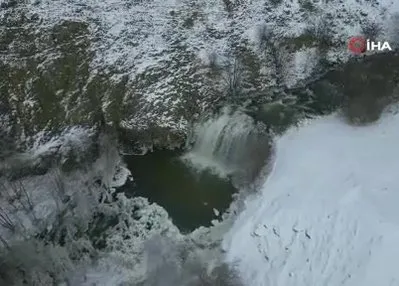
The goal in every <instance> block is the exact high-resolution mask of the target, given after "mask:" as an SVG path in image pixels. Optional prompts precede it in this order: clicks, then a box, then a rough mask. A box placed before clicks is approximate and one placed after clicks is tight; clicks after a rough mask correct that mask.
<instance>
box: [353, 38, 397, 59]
mask: <svg viewBox="0 0 399 286" xmlns="http://www.w3.org/2000/svg"><path fill="white" fill-rule="evenodd" d="M348 49H349V50H350V51H351V52H352V53H354V54H357V55H359V54H363V53H365V52H366V51H385V50H388V51H392V48H391V46H390V45H389V43H388V42H373V41H371V40H369V39H366V38H364V37H352V38H350V39H349V42H348Z"/></svg>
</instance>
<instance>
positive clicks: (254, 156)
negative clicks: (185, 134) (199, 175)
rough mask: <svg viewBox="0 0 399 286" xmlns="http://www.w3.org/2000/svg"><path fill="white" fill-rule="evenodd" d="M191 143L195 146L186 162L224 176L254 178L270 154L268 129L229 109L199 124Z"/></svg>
mask: <svg viewBox="0 0 399 286" xmlns="http://www.w3.org/2000/svg"><path fill="white" fill-rule="evenodd" d="M189 141H190V142H194V144H193V146H192V148H191V150H190V151H189V152H188V153H186V154H185V155H184V156H183V160H184V161H185V162H187V163H188V164H189V165H191V166H193V167H195V168H196V169H197V170H205V169H207V170H211V171H213V172H214V173H216V174H218V175H219V176H221V177H228V176H233V177H235V178H240V179H247V180H251V179H253V178H254V177H255V176H256V174H257V173H258V171H259V169H260V168H261V167H262V166H264V163H265V160H266V159H267V157H268V155H269V151H270V146H269V140H268V136H267V133H266V131H265V128H263V126H261V125H257V124H255V123H254V120H253V119H252V118H251V117H250V116H248V115H246V114H245V113H243V112H240V111H231V110H229V109H223V111H222V112H221V113H220V114H219V115H218V116H216V117H214V118H210V119H208V120H205V121H203V122H200V123H199V124H197V125H196V126H195V127H194V131H193V134H192V136H191V137H190V138H189Z"/></svg>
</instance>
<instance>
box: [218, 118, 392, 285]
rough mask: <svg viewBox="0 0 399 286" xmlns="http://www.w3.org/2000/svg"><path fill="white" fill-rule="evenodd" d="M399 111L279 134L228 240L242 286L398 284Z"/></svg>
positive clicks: (325, 120) (332, 120)
mask: <svg viewBox="0 0 399 286" xmlns="http://www.w3.org/2000/svg"><path fill="white" fill-rule="evenodd" d="M398 144H399V114H386V115H384V116H383V117H382V118H381V120H380V121H378V122H376V123H375V124H373V125H370V126H365V127H354V126H349V125H347V124H345V122H343V121H342V120H340V118H338V117H337V116H329V117H326V118H321V119H317V120H314V121H311V122H310V123H309V124H307V125H305V126H302V127H300V128H292V129H290V130H289V131H288V132H287V133H286V134H285V135H283V136H282V137H281V138H278V139H277V140H276V153H275V161H274V165H273V170H272V172H271V173H270V174H269V176H268V178H267V179H266V181H265V183H264V185H263V187H262V189H261V192H260V194H257V195H256V196H255V195H254V196H253V197H251V198H247V200H246V204H245V205H246V207H245V209H244V210H243V212H242V213H241V214H240V215H239V216H238V218H237V220H236V221H235V223H234V225H233V227H232V229H231V230H230V231H229V233H228V234H227V235H226V236H225V238H224V243H223V244H224V245H223V247H224V249H225V251H226V260H227V262H228V263H231V265H235V266H236V268H237V271H238V272H239V274H240V276H241V277H242V280H243V283H244V285H248V286H320V285H324V286H338V285H342V286H359V285H362V286H375V285H399V272H398V271H397V265H399V248H398V242H399V209H398V207H397V206H398V202H399V179H398V170H399V150H398Z"/></svg>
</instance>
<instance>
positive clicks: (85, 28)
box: [0, 0, 399, 130]
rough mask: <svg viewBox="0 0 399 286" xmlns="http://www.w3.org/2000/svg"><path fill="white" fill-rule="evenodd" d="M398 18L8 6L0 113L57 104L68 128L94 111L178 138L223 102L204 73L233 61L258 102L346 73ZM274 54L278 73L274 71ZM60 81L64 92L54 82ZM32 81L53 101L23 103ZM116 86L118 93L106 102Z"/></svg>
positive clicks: (224, 6)
mask: <svg viewBox="0 0 399 286" xmlns="http://www.w3.org/2000/svg"><path fill="white" fill-rule="evenodd" d="M5 3H10V4H9V5H8V4H5ZM11 4H12V5H11ZM8 6H12V7H11V8H7V7H8ZM396 12H399V7H398V2H395V1H393V0H379V1H377V0H370V1H366V0H361V1H359V0H348V1H342V0H341V1H339V0H335V1H314V0H293V1H291V0H274V1H269V0H257V1H249V0H248V1H232V0H224V1H222V0H212V1H208V0H200V1H191V0H167V1H164V0H152V1H128V0H106V1H97V0H89V1H84V2H82V1H77V0H71V1H61V0H55V1H49V0H42V1H23V2H22V1H21V2H20V3H19V2H18V3H17V2H15V1H5V2H4V3H2V7H1V8H0V20H1V21H5V24H7V23H8V25H7V28H6V29H4V30H2V31H0V42H4V43H2V45H1V47H0V49H1V54H0V56H1V59H2V60H3V61H4V63H6V65H9V67H10V68H11V69H14V68H16V67H18V66H19V67H20V69H21V70H22V71H18V72H16V74H20V73H22V75H20V76H18V77H17V76H16V75H15V76H14V75H13V74H12V72H10V74H11V75H12V78H13V79H14V78H18V80H17V82H16V84H15V88H11V87H10V89H11V90H12V92H11V91H10V95H8V96H7V101H10V103H9V105H10V108H11V109H12V110H14V113H16V114H18V116H19V118H21V120H27V118H28V119H31V118H35V117H36V116H35V113H37V112H38V111H40V109H41V108H46V109H50V108H49V107H47V106H43V101H46V100H47V101H48V100H49V98H51V100H56V101H60V102H62V104H61V105H60V106H58V105H57V104H55V107H53V106H51V107H52V108H53V109H54V110H55V111H58V113H61V112H64V113H65V119H67V122H69V121H74V123H76V121H77V122H78V123H80V122H81V121H83V120H82V118H85V120H88V119H87V117H90V116H88V114H91V113H93V112H94V111H93V110H90V107H91V106H93V107H92V109H95V108H99V109H100V110H102V112H103V113H104V114H105V116H106V120H107V121H108V122H113V123H115V122H117V123H118V124H120V125H121V126H122V127H126V128H129V129H146V128H149V127H150V126H158V127H163V128H170V129H173V130H184V129H185V127H186V126H187V121H191V120H192V119H193V117H194V119H195V115H196V114H200V113H202V112H203V111H204V110H206V109H207V108H210V107H212V104H213V102H214V101H215V100H218V99H220V97H223V95H225V86H224V84H225V83H224V80H225V78H226V75H224V76H223V74H222V75H219V76H217V75H215V74H211V76H209V65H211V66H212V63H215V62H216V63H217V64H223V63H226V62H228V61H232V59H233V58H236V57H238V58H240V60H241V61H242V62H243V65H244V66H245V67H244V69H245V70H246V72H247V74H246V75H247V76H248V78H247V79H246V80H245V81H246V82H245V88H246V89H247V90H248V91H249V96H253V95H254V94H262V96H266V95H267V92H265V91H267V89H268V88H270V87H272V86H275V85H276V84H279V85H280V84H283V85H285V86H288V87H293V86H296V85H298V84H300V83H301V82H302V81H306V80H307V79H309V77H310V78H313V75H314V73H315V68H317V72H316V73H318V72H320V71H319V68H320V60H321V59H326V62H327V63H328V64H332V65H334V64H339V63H341V62H344V61H346V60H347V59H348V58H349V57H350V56H351V55H350V54H349V53H348V51H347V48H346V42H347V39H348V37H350V36H353V35H357V34H359V33H362V28H364V27H366V26H368V25H370V23H375V24H378V25H379V26H380V27H381V28H382V31H381V32H380V33H379V35H378V38H379V39H381V40H390V39H391V36H392V35H391V34H392V33H391V32H392V30H393V29H394V28H395V25H393V24H392V23H391V20H390V17H391V15H393V14H394V13H396ZM62 23H63V26H62V25H61V24H62ZM392 37H393V36H392ZM320 40H322V41H324V42H323V43H321V42H320ZM317 41H319V43H316V42H317ZM271 45H276V48H275V49H274V52H277V53H279V55H278V56H277V58H278V61H281V65H282V66H281V67H279V68H278V69H280V68H281V69H283V71H279V72H277V71H276V69H277V68H276V63H273V61H275V60H276V55H273V52H272V51H269V50H268V49H267V47H268V46H269V47H270V46H271ZM321 46H323V48H322V49H320V47H321ZM75 49H76V50H75ZM68 53H71V54H68ZM66 54H67V55H66ZM64 57H66V58H65V59H64ZM273 58H274V59H273ZM75 61H76V62H75ZM65 63H74V64H72V66H68V65H66V64H65ZM32 65H33V67H31V66H32ZM35 65H37V68H36V67H35ZM60 67H61V68H62V70H60ZM30 68H33V69H32V70H30ZM321 69H322V68H321ZM26 70H29V71H30V73H27V74H26V75H23V74H24V72H23V71H26ZM50 70H51V71H53V72H52V73H51V72H49V71H50ZM46 71H47V73H49V74H48V75H46ZM38 72H39V73H38ZM65 72H67V73H68V76H67V79H68V80H63V79H62V78H63V75H62V73H65ZM58 73H59V78H58V77H56V78H55V79H53V78H52V77H53V76H54V75H57V74H58ZM278 73H279V75H277V74H278ZM43 75H45V77H44V79H42V78H40V77H42V76H43ZM99 76H101V77H102V78H101V80H99V79H98V77H99ZM279 76H281V77H282V79H281V82H280V81H279V82H277V79H276V78H277V77H279ZM37 77H39V78H40V80H41V81H42V80H44V81H45V82H52V81H53V80H54V82H55V83H57V84H55V85H54V84H53V83H52V84H50V87H47V86H46V85H45V87H46V89H45V92H51V94H49V95H48V96H47V97H46V98H44V99H43V98H37V97H38V96H39V95H37V91H36V92H32V90H34V88H32V84H33V87H35V86H36V85H35V83H36V82H37ZM60 78H61V79H60ZM126 79H127V81H125V80H126ZM19 80H21V81H22V82H19ZM8 81H11V80H8ZM121 81H122V84H121V85H122V86H123V87H126V89H122V90H121V89H120V86H117V87H115V89H111V90H109V87H110V86H111V87H113V85H115V82H116V83H118V82H121ZM60 82H61V83H62V84H58V83H60ZM39 83H40V82H39ZM42 85H43V84H41V85H40V86H39V87H37V88H39V89H40V90H39V94H40V93H41V92H42V89H43V86H42ZM103 85H104V87H102V86H103ZM11 86H12V85H11ZM22 87H23V91H20V89H21V88H22ZM14 89H16V91H15V90H14ZM93 98H94V99H93ZM93 102H94V104H93ZM21 104H22V105H23V106H24V108H23V109H21V110H19V109H18V106H20V105H21ZM96 104H99V105H100V106H98V107H97V105H96ZM94 107H95V108H94ZM15 110H18V112H16V111H15ZM50 110H51V109H50ZM54 110H52V112H55V111H54ZM97 111H98V110H95V112H97ZM47 112H48V111H47V110H44V111H43V113H44V114H43V116H44V117H45V115H46V114H47ZM19 113H21V114H19ZM39 117H40V116H39ZM90 118H91V117H90ZM30 124H33V123H30ZM51 124H55V122H52V123H51Z"/></svg>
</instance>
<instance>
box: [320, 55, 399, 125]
mask: <svg viewBox="0 0 399 286" xmlns="http://www.w3.org/2000/svg"><path fill="white" fill-rule="evenodd" d="M323 80H324V81H325V82H327V84H332V85H333V86H334V87H335V88H336V91H335V92H336V93H337V94H341V98H342V102H341V103H340V105H341V106H342V110H343V114H344V116H345V117H346V118H347V120H348V121H349V122H350V123H353V124H367V123H371V122H373V121H375V120H377V119H378V118H379V117H380V115H381V112H382V111H383V109H384V108H385V107H386V106H387V105H388V104H389V103H392V102H393V101H394V100H395V99H397V96H398V94H397V88H398V83H399V55H398V53H383V54H376V55H372V56H368V57H364V58H360V59H355V60H352V61H349V62H348V63H347V64H346V65H344V66H343V68H342V69H340V70H336V71H332V72H330V73H328V74H327V75H326V76H325V78H324V79H323ZM317 86H318V84H314V85H313V88H314V91H315V92H317ZM327 92H331V91H329V90H327ZM320 94H323V92H322V93H320Z"/></svg>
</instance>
